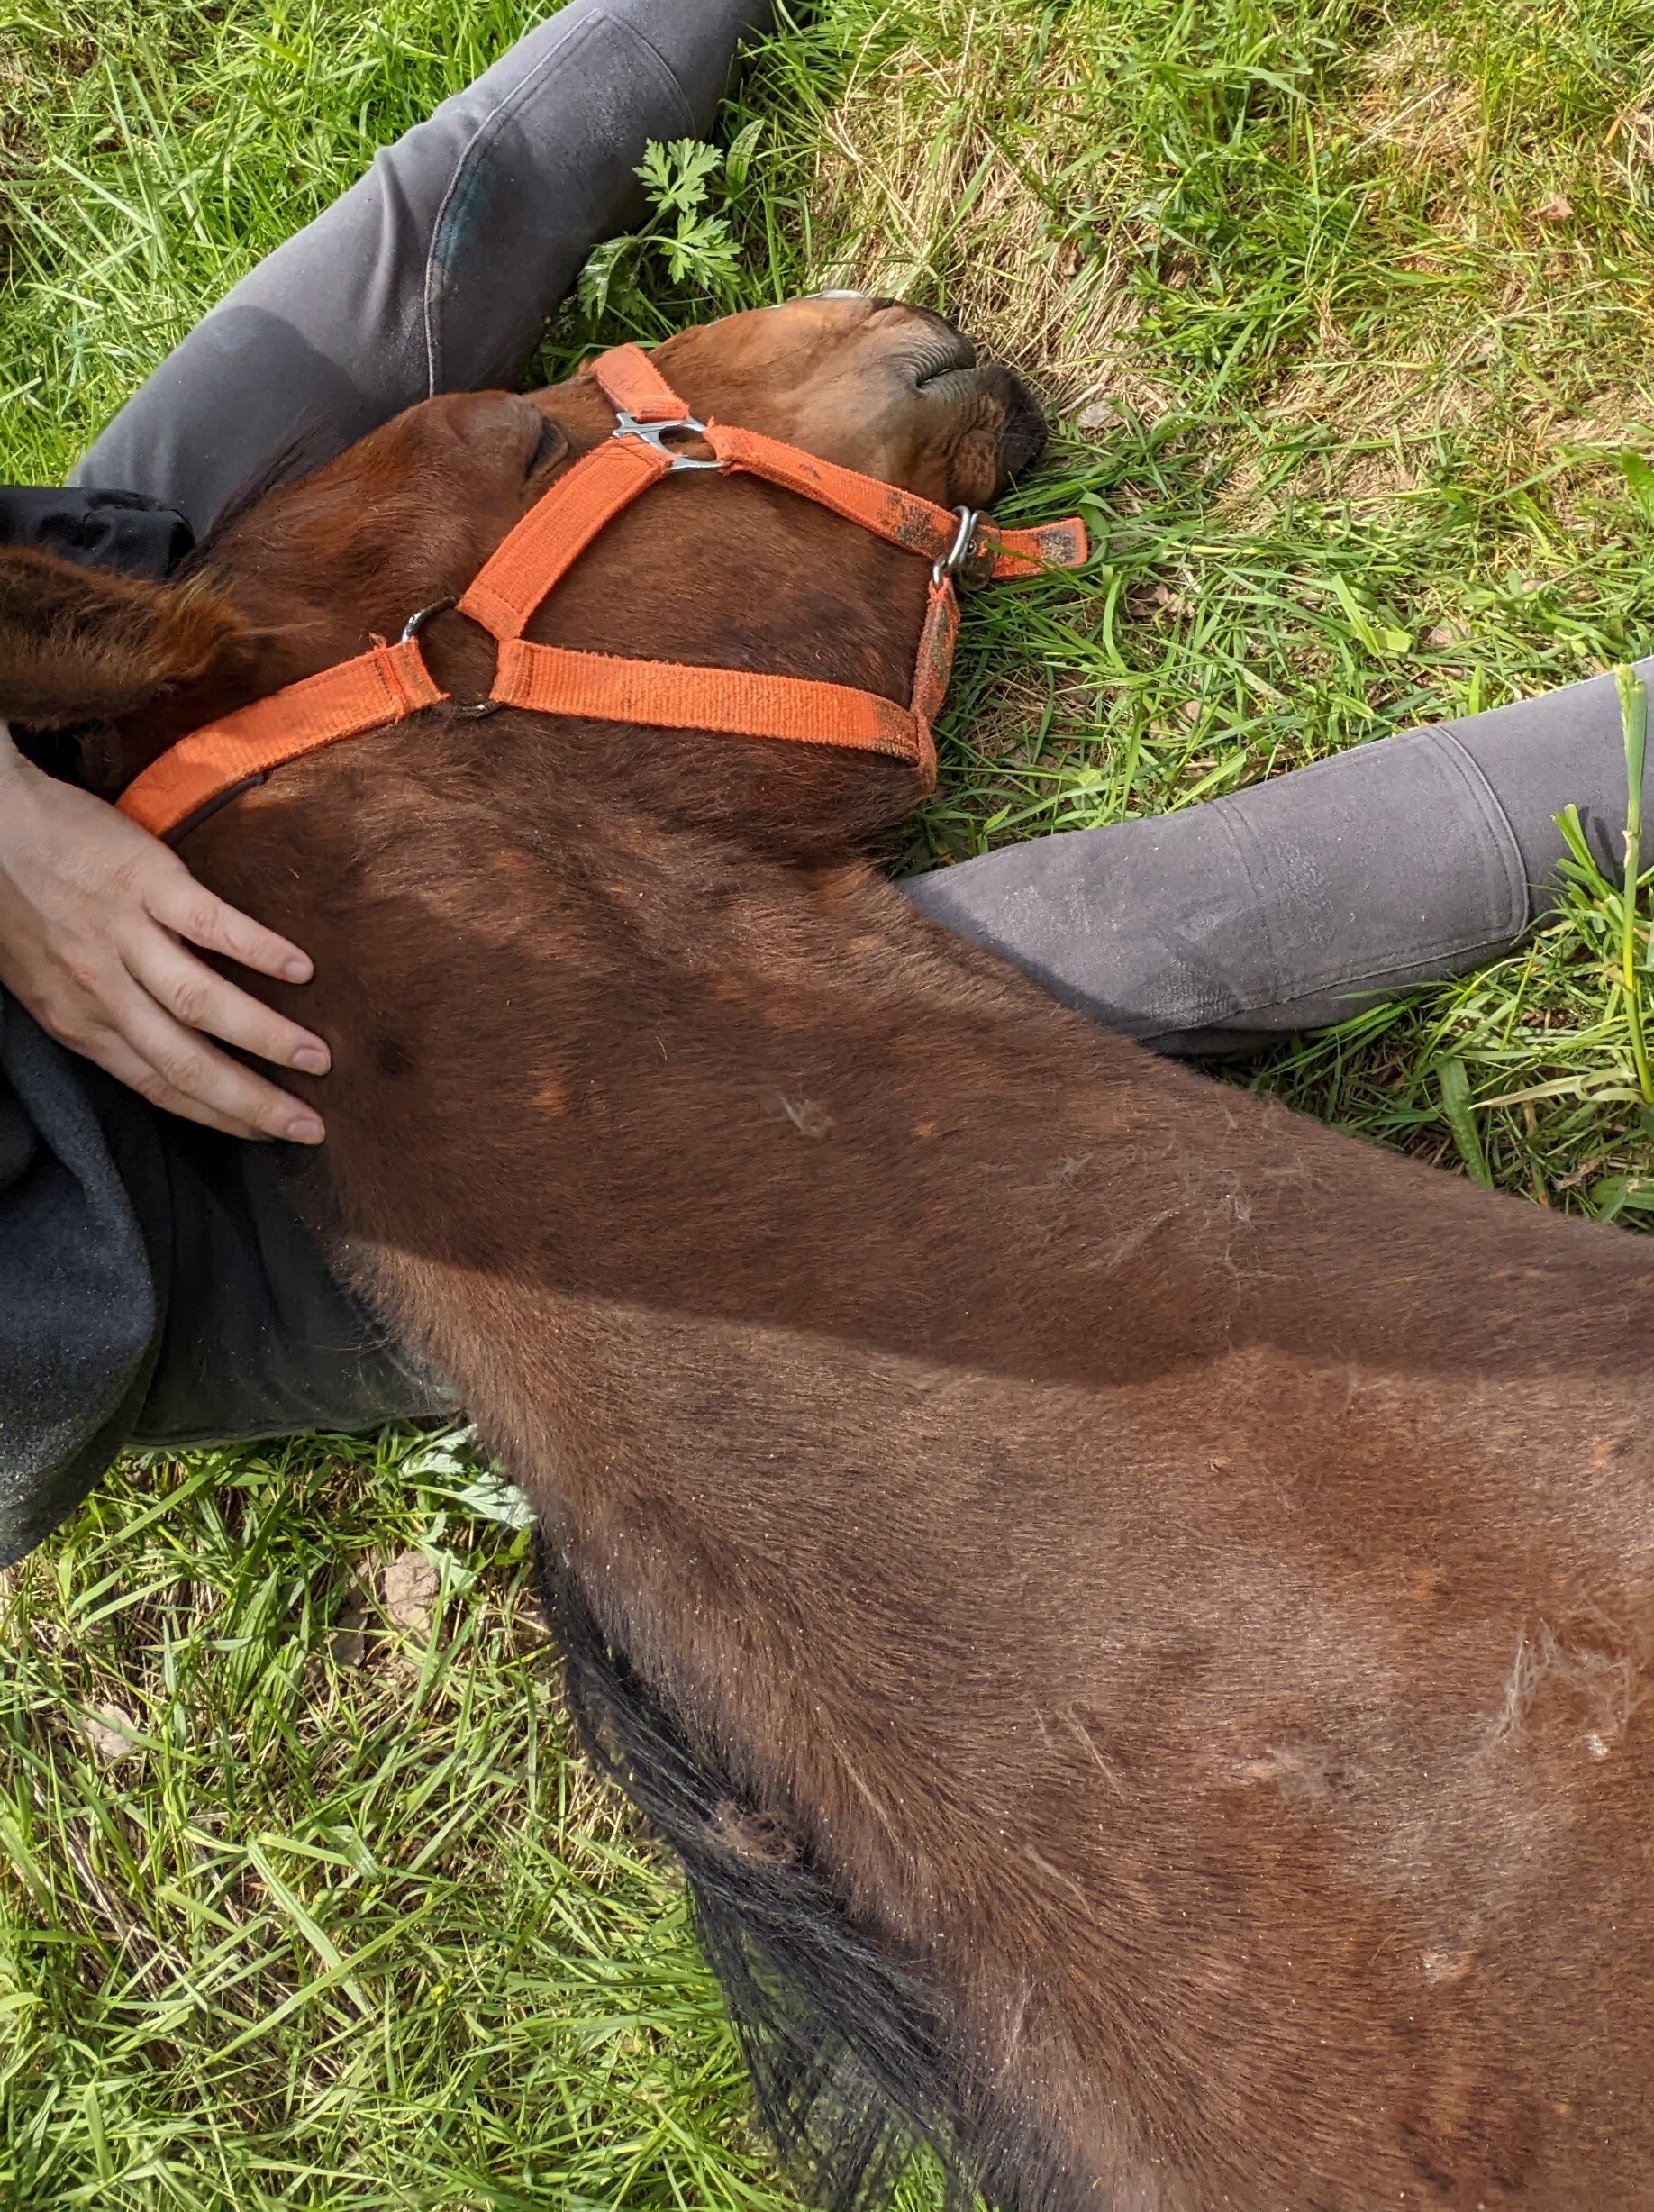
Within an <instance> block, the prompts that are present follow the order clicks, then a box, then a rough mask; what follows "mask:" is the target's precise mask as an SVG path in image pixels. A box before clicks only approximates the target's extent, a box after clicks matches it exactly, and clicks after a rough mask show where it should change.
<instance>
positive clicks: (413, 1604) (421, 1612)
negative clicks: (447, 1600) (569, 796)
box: [379, 1551, 442, 1635]
mask: <svg viewBox="0 0 1654 2212" xmlns="http://www.w3.org/2000/svg"><path fill="white" fill-rule="evenodd" d="M441 1586H442V1578H441V1575H439V1574H438V1572H437V1570H436V1569H435V1568H434V1567H433V1566H432V1564H431V1561H429V1560H428V1559H427V1558H426V1557H425V1555H424V1553H423V1552H414V1551H407V1552H397V1554H396V1556H395V1559H394V1560H392V1561H391V1563H390V1565H389V1566H388V1567H387V1568H386V1570H385V1572H384V1575H383V1576H382V1578H381V1579H380V1582H379V1596H380V1599H381V1601H382V1602H383V1604H384V1607H385V1617H386V1620H387V1621H390V1622H392V1623H393V1624H394V1625H395V1626H396V1627H398V1628H406V1629H408V1630H410V1631H411V1632H412V1633H413V1634H415V1635H423V1634H425V1632H426V1630H427V1629H429V1627H430V1626H431V1616H432V1613H433V1612H434V1611H435V1610H436V1600H437V1592H438V1590H439V1589H441Z"/></svg>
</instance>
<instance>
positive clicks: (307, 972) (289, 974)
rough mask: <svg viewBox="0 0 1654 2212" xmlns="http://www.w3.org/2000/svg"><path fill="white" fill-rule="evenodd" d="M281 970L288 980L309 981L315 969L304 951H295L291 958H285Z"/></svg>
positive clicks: (291, 981) (289, 981)
mask: <svg viewBox="0 0 1654 2212" xmlns="http://www.w3.org/2000/svg"><path fill="white" fill-rule="evenodd" d="M281 972H282V978H283V979H284V981H286V982H288V983H308V982H309V980H310V979H311V977H312V976H313V975H314V973H315V969H314V967H313V966H312V965H311V963H310V961H309V960H305V959H304V955H303V954H302V953H295V955H294V957H293V958H292V959H291V960H283V962H282V964H281Z"/></svg>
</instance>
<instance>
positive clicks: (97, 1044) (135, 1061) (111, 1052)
mask: <svg viewBox="0 0 1654 2212" xmlns="http://www.w3.org/2000/svg"><path fill="white" fill-rule="evenodd" d="M75 1049H76V1051H79V1052H82V1053H84V1054H85V1055H86V1059H88V1060H95V1061H96V1062H97V1065H98V1066H99V1067H100V1068H102V1069H103V1070H105V1072H106V1073H107V1074H109V1075H112V1076H114V1079H115V1080H116V1081H117V1082H118V1083H124V1084H125V1085H126V1087H127V1088H128V1089H129V1090H135V1091H136V1092H138V1094H139V1095H140V1097H144V1098H147V1099H148V1100H149V1101H150V1105H151V1106H164V1107H165V1109H166V1110H167V1112H168V1114H177V1115H182V1116H183V1118H184V1119H185V1120H186V1121H192V1122H199V1123H200V1124H202V1126H203V1127H204V1128H206V1129H221V1130H223V1133H224V1134H225V1135H226V1136H231V1137H242V1138H246V1139H248V1140H258V1139H260V1138H261V1137H262V1136H263V1131H262V1130H259V1129H255V1128H254V1127H253V1126H252V1124H250V1122H242V1121H237V1120H235V1119H234V1118H233V1117H232V1115H227V1114H220V1113H217V1112H215V1111H214V1108H213V1107H211V1106H204V1105H202V1104H201V1102H200V1101H199V1100H198V1099H195V1098H187V1097H185V1095H184V1093H183V1092H182V1091H178V1090H174V1089H173V1088H172V1086H171V1084H170V1083H168V1081H167V1080H166V1079H165V1078H164V1077H162V1076H159V1075H158V1074H157V1073H156V1072H155V1070H154V1069H153V1068H151V1067H150V1063H149V1061H148V1060H142V1059H141V1058H140V1057H139V1055H138V1054H137V1053H136V1052H134V1051H133V1050H132V1046H131V1045H130V1044H128V1043H127V1042H126V1040H125V1038H124V1037H123V1036H121V1035H120V1034H119V1033H117V1032H116V1031H114V1030H113V1029H102V1030H98V1031H96V1032H95V1033H92V1034H89V1035H87V1036H86V1038H84V1039H83V1040H82V1041H81V1042H79V1043H78V1044H77V1046H76V1048H75Z"/></svg>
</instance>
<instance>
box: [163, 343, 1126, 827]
mask: <svg viewBox="0 0 1654 2212" xmlns="http://www.w3.org/2000/svg"><path fill="white" fill-rule="evenodd" d="M592 373H593V374H594V375H595V378H596V379H597V382H598V383H599V384H600V385H601V387H603V390H604V394H605V396H607V398H608V399H609V401H610V403H611V404H612V405H613V408H614V411H615V414H617V416H618V417H619V423H618V426H617V427H616V429H615V431H614V433H613V437H611V438H609V439H607V440H605V441H604V443H603V444H602V445H600V446H598V447H597V448H596V449H595V451H592V452H590V453H587V454H586V456H585V458H584V459H583V460H578V461H577V462H576V463H575V465H574V467H573V468H572V469H569V470H568V474H567V475H566V476H563V477H561V478H559V480H558V481H557V482H556V483H555V484H554V485H553V486H552V487H551V488H550V491H549V492H547V493H546V494H545V496H544V497H543V498H541V500H539V501H538V502H537V503H536V505H534V506H532V507H531V508H530V510H529V512H528V513H527V514H525V515H524V516H523V520H522V521H521V522H520V523H518V524H517V525H516V527H515V529H514V530H513V531H511V532H510V533H509V534H508V535H507V536H506V537H505V538H504V540H503V541H502V542H501V543H500V544H499V545H498V546H497V547H496V548H495V551H494V552H493V553H492V554H490V556H489V558H488V559H487V560H486V561H485V562H484V564H483V567H482V569H480V570H479V571H478V573H477V577H476V578H475V580H474V581H473V582H472V584H471V586H470V588H469V589H468V591H467V592H466V593H465V595H464V596H463V597H462V598H461V599H460V600H459V602H458V605H459V612H460V614H468V615H469V616H470V617H471V619H472V620H473V621H474V622H477V623H480V624H482V626H483V628H484V629H485V630H486V631H487V632H488V633H490V634H491V635H492V636H493V637H494V638H495V641H496V642H498V645H499V649H500V651H499V658H498V661H497V664H496V666H495V677H494V686H493V688H492V690H491V691H490V693H489V695H488V697H487V699H486V701H484V702H483V703H482V704H481V705H479V706H477V707H476V708H473V709H471V710H470V711H471V712H473V713H478V714H487V713H491V712H492V711H493V710H494V709H495V707H499V706H524V707H528V708H530V709H532V711H533V712H534V713H536V714H541V715H588V716H590V717H591V718H592V719H593V720H594V721H597V722H634V723H647V724H656V725H658V726H659V727H662V728H665V729H675V730H706V731H711V732H713V733H722V734H723V735H726V736H730V737H770V738H791V739H795V740H797V741H799V742H803V743H804V744H811V745H842V746H848V747H851V748H853V749H855V750H856V751H862V752H882V753H888V754H890V755H892V756H893V757H894V758H895V759H896V760H911V761H912V762H913V766H914V767H915V769H918V771H919V773H920V775H921V776H922V778H923V779H924V785H925V788H926V789H927V790H928V789H929V788H930V787H931V786H932V783H933V782H934V780H935V776H936V747H935V744H934V742H933V741H932V736H931V723H932V718H933V717H934V716H935V715H936V713H937V712H938V710H939V709H940V707H941V703H942V698H943V695H944V694H945V692H946V690H947V687H948V676H949V671H950V668H951V666H952V662H953V648H954V642H955V639H956V638H957V636H958V633H959V605H958V602H957V600H956V598H955V596H954V587H953V579H954V578H955V577H956V576H957V575H958V574H959V573H960V571H961V570H965V569H968V570H969V571H970V572H971V573H972V574H975V575H979V576H982V577H985V578H986V577H995V578H997V577H1017V576H1032V575H1035V574H1037V573H1038V572H1039V570H1040V569H1041V568H1044V567H1059V568H1074V567H1077V565H1078V564H1079V562H1081V561H1082V560H1085V558H1086V533H1085V529H1084V526H1083V525H1082V524H1081V523H1080V522H1079V521H1078V520H1077V518H1072V517H1071V518H1070V519H1069V520H1068V521H1067V522H1061V523H1046V524H1045V525H1043V527H1041V528H1040V529H1037V530H1002V529H1000V528H999V527H998V526H997V524H995V523H993V522H991V521H989V520H988V518H987V517H986V515H983V514H977V513H975V512H974V511H973V510H972V509H971V508H969V507H960V508H959V509H957V510H956V511H954V512H951V513H950V511H949V509H948V508H946V507H939V506H934V505H932V503H931V501H930V500H928V499H921V498H920V497H919V496H917V495H916V494H915V493H913V492H906V491H902V490H900V489H899V488H898V487H896V486H895V485H893V484H881V483H880V482H878V480H877V478H873V477H866V476H860V475H858V474H857V472H856V471H855V470H854V469H841V468H839V467H838V466H837V465H836V464H835V463H834V462H832V461H827V460H818V459H817V458H816V456H815V455H814V454H813V453H806V452H804V451H801V450H800V449H799V448H798V447H797V446H792V445H783V444H781V443H780V442H779V441H777V439H774V438H766V437H764V436H762V435H761V434H760V433H759V432H757V431H752V430H735V429H731V428H728V427H726V426H725V425H724V424H722V423H702V422H698V421H697V420H696V419H695V416H694V415H692V414H690V412H689V410H688V408H687V407H686V406H685V405H684V403H683V401H682V400H681V399H680V398H679V397H678V396H677V393H676V392H674V391H673V390H672V388H671V387H670V386H669V385H668V383H667V382H666V380H665V378H663V377H662V376H661V374H660V372H659V369H656V367H655V365H654V363H653V362H652V361H651V360H650V358H649V356H648V355H647V354H646V353H645V352H644V351H643V350H642V349H641V347H639V346H618V347H616V348H615V350H613V352H611V353H605V354H604V355H602V356H601V357H600V358H599V359H598V360H596V361H595V363H594V364H593V371H592ZM675 433H682V434H684V435H686V436H692V437H696V438H701V439H704V441H705V442H706V444H707V445H709V446H710V447H711V449H712V451H713V454H714V455H715V457H716V458H715V459H713V460H697V459H695V458H694V457H692V456H690V455H688V454H686V453H681V452H677V451H674V450H673V449H671V448H670V447H668V444H667V442H666V441H667V438H668V436H669V435H672V434H675ZM683 469H722V470H723V471H725V472H726V473H741V474H745V475H748V476H757V477H762V478H765V479H766V481H768V483H771V484H780V485H783V486H785V487H786V489H787V490H788V491H793V492H797V493H798V494H799V495H800V496H802V497H804V498H805V499H813V500H814V501H816V503H817V504H818V505H821V506H824V507H830V508H832V512H833V513H834V514H841V515H843V516H844V518H845V519H846V521H848V522H852V523H859V524H860V525H861V527H862V528H863V529H864V530H870V531H872V532H873V533H875V534H876V535H877V536H878V537H881V538H885V539H887V540H888V541H889V542H890V543H891V544H892V545H898V546H900V547H901V548H902V550H903V551H904V552H910V553H917V554H920V555H922V557H923V558H924V559H925V560H929V561H930V562H931V564H932V569H931V592H930V604H929V607H928V609H927V611H926V614H925V621H924V629H923V632H922V635H921V637H920V640H919V653H918V661H917V665H916V667H915V669H914V673H913V696H912V699H911V701H910V703H909V705H906V706H899V705H897V704H896V703H895V700H893V699H886V698H883V697H881V696H879V695H878V694H877V692H872V691H858V690H855V689H852V688H851V687H850V686H849V685H846V684H824V683H817V682H814V681H812V680H808V679H806V678H803V677H797V676H756V675H752V674H750V673H749V672H748V671H746V670H745V669H717V668H696V667H694V666H691V665H690V664H688V663H686V662H683V661H671V660H628V659H623V658H621V657H619V656H617V655H615V654H612V653H585V652H574V651H569V650H568V649H567V648H566V647H564V646H560V645H535V644H532V643H531V642H529V641H528V640H527V639H526V638H525V637H524V636H523V631H524V630H525V629H526V628H527V626H528V624H529V620H530V617H531V616H532V614H533V613H534V611H535V609H536V608H537V607H538V606H539V605H540V604H541V600H542V599H544V598H545V596H546V595H547V593H548V592H550V591H551V590H552V589H553V588H554V587H555V586H556V585H557V584H559V582H560V581H561V580H562V578H564V577H565V576H566V575H567V574H568V570H569V569H570V568H571V567H572V566H573V564H574V562H575V561H576V560H578V559H579V557H580V555H581V554H582V553H583V552H584V551H586V547H587V546H588V545H589V544H590V543H591V542H592V540H593V539H594V538H595V537H596V535H597V534H598V533H599V532H600V531H601V530H602V529H603V528H604V525H605V524H606V523H611V522H613V519H614V517H615V516H616V515H617V514H620V513H621V512H622V511H623V509H624V508H626V507H629V506H630V505H632V501H633V500H634V499H636V498H637V497H638V496H640V495H641V493H643V492H646V491H647V490H648V489H649V488H650V486H651V485H654V484H659V482H660V480H661V478H663V477H668V476H673V475H676V474H677V472H678V471H680V470H683ZM452 604H454V603H453V602H451V601H450V600H446V599H444V600H441V601H439V602H438V604H437V605H436V606H428V607H423V608H422V609H421V610H420V612H419V613H418V614H414V616H413V617H412V618H411V619H410V620H409V623H408V625H407V627H406V629H405V630H404V632H403V633H402V636H401V639H400V640H399V641H398V642H397V643H396V644H395V645H387V644H386V642H385V641H384V640H383V639H382V638H375V640H374V642H373V646H372V649H371V650H370V651H368V652H365V653H361V654H359V655H358V656H357V658H356V659H355V660H343V661H340V662H339V663H338V664H337V665H336V666H334V667H332V668H331V669H323V670H322V671H321V673H320V674H319V675H315V676H306V677H304V678H302V679H301V681H299V682H298V683H295V684H288V685H286V686H285V687H283V689H281V690H280V691H276V692H272V693H271V694H270V696H268V698H264V699H259V700H256V701H255V702H254V703H253V705H250V706H243V707H241V708H240V709H239V710H238V711H237V712H236V713H235V714H233V715H224V716H223V718H222V719H221V720H220V721H217V722H210V723H208V724H206V725H205V726H204V728H202V729H199V730H195V731H193V732H192V733H190V735H189V736H187V737H184V738H180V739H179V740H178V742H177V744H175V745H173V746H171V747H170V748H169V749H168V751H166V752H164V753H162V754H161V756H160V757H159V760H154V761H152V762H151V763H150V766H149V767H148V768H146V769H144V770H143V771H142V773H141V775H139V776H137V777H135V778H133V780H132V782H131V783H130V784H129V785H128V786H127V787H126V789H125V791H124V792H123V794H122V797H121V800H120V806H121V809H122V811H123V813H124V814H127V815H131V816H132V820H133V821H134V822H137V823H140V824H141V825H142V826H143V827H144V828H145V829H147V830H150V831H152V832H153V833H155V835H156V836H158V837H168V838H173V839H176V838H177V837H180V836H182V835H183V833H184V832H185V831H186V830H187V829H189V828H190V827H192V826H193V824H195V823H196V822H199V821H200V820H202V819H203V817H204V815H207V814H209V813H211V812H213V811H214V809H215V808H217V807H218V806H223V804H224V802H225V801H226V800H229V799H232V798H234V797H237V796H238V795H239V794H240V793H241V792H243V791H246V790H250V788H251V787H253V786H254V785H255V784H260V783H262V782H263V781H264V779H265V778H266V777H267V776H268V774H269V773H270V771H271V770H272V769H277V768H279V767H280V766H281V765H282V763H283V762H284V761H286V760H297V759H298V758H299V757H300V755H301V754H304V753H307V752H314V751H319V750H320V748H321V747H323V745H332V744H335V743H337V742H338V741H339V740H340V739H341V738H346V737H359V736H362V735H363V734H365V733H367V732H368V731H369V730H377V729H383V728H384V727H385V726H386V724H390V723H395V722H401V721H403V720H404V718H405V717H406V716H407V715H414V714H417V713H418V712H419V711H420V709H421V708H422V707H426V706H437V705H441V703H442V702H443V701H444V700H445V699H446V698H447V697H448V696H449V695H448V694H447V692H445V691H443V690H441V688H440V687H438V685H437V683H436V681H435V679H434V678H432V674H431V671H430V669H428V668H427V667H426V665H425V659H424V655H423V652H422V651H420V645H419V631H420V626H421V624H423V623H424V622H425V621H426V620H427V619H428V618H429V617H430V616H431V615H432V614H436V613H438V612H439V611H440V610H441V608H443V607H446V606H449V605H452Z"/></svg>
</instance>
